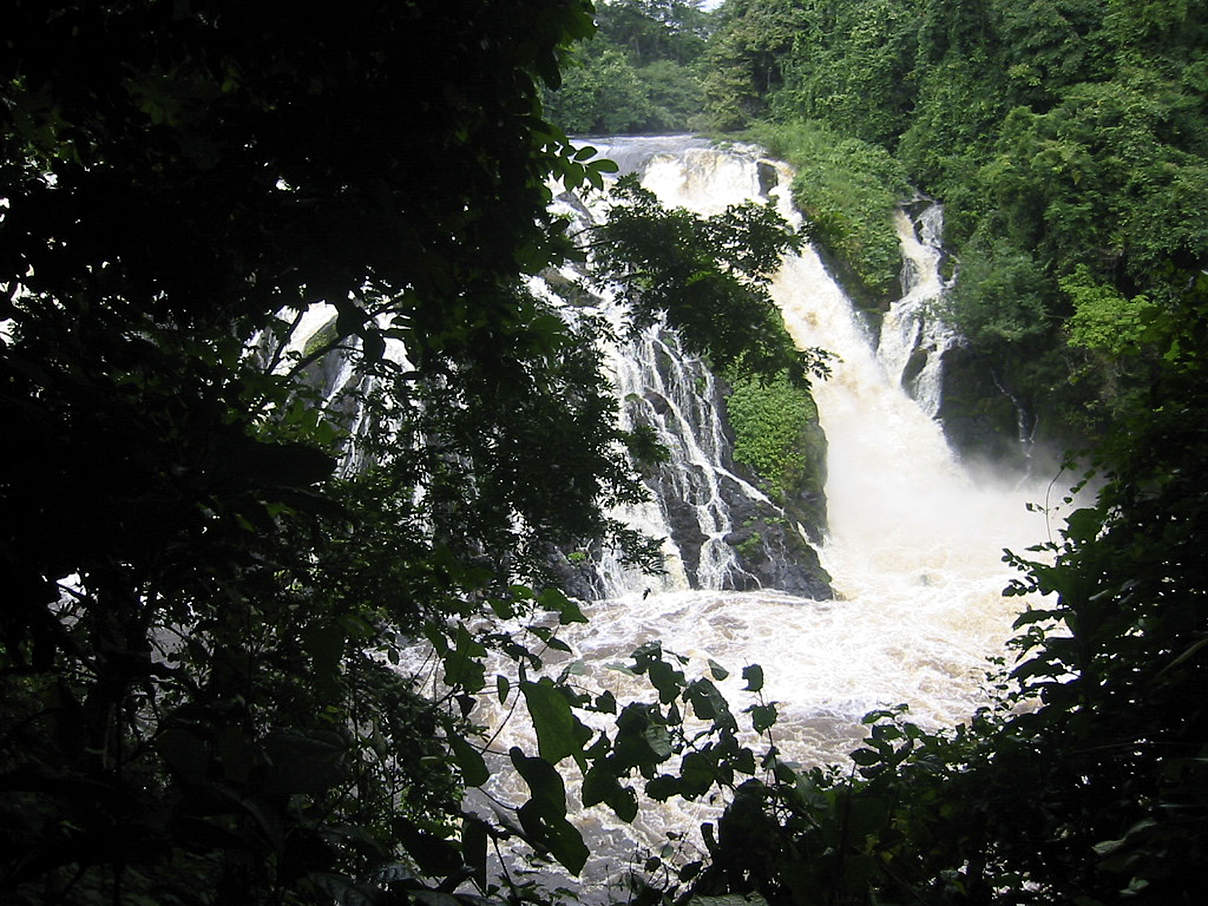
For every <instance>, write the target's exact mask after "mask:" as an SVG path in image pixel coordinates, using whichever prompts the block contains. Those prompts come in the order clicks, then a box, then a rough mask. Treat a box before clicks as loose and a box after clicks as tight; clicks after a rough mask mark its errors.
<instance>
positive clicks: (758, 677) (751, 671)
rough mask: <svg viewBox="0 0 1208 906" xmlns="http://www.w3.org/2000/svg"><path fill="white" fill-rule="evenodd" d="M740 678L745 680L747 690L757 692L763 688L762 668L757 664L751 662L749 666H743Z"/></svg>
mask: <svg viewBox="0 0 1208 906" xmlns="http://www.w3.org/2000/svg"><path fill="white" fill-rule="evenodd" d="M742 678H743V679H745V680H746V681H747V685H746V691H747V692H758V691H759V690H760V689H762V688H763V668H762V667H760V666H759V665H758V664H751V665H750V666H749V667H743V668H742Z"/></svg>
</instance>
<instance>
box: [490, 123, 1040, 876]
mask: <svg viewBox="0 0 1208 906" xmlns="http://www.w3.org/2000/svg"><path fill="white" fill-rule="evenodd" d="M597 144H598V143H597ZM638 144H639V143H638V142H633V143H630V142H629V141H628V140H616V141H615V142H614V143H612V144H610V145H609V146H608V147H604V148H602V149H601V150H602V153H604V154H606V155H609V156H612V157H613V158H614V159H618V160H622V161H624V165H625V166H626V167H627V168H632V169H636V170H637V171H638V172H640V173H641V174H642V179H643V183H644V184H645V185H646V186H647V187H648V188H650V189H652V190H653V191H655V192H656V194H658V195H659V196H660V198H661V199H662V200H664V202H665V203H670V204H679V205H683V206H685V207H688V208H690V209H692V210H695V211H698V212H702V213H711V212H714V211H717V210H719V209H721V208H722V207H724V205H725V204H728V203H732V202H734V201H739V200H742V199H744V198H750V197H758V196H759V195H760V194H761V193H763V194H766V195H769V196H770V197H771V198H772V199H773V200H774V201H775V203H776V204H777V205H778V206H779V208H780V210H781V211H782V212H783V213H785V214H786V215H788V216H790V217H794V218H795V217H796V215H795V214H794V213H793V212H792V210H791V207H790V205H789V200H788V198H787V189H788V186H789V182H790V180H791V176H792V174H791V171H789V169H788V168H787V167H786V166H784V165H782V164H778V163H775V162H772V161H767V160H764V159H762V158H761V157H760V155H759V152H758V150H757V149H754V148H747V147H737V148H731V149H727V150H719V149H715V148H711V147H709V146H707V145H706V144H704V143H702V142H700V141H699V140H690V141H685V140H677V139H674V138H667V139H660V140H658V141H657V142H654V141H652V140H641V143H640V144H641V147H640V151H641V153H640V154H639V153H638V151H637V150H635V146H636V145H638ZM652 146H654V147H652ZM769 174H771V176H772V178H769ZM772 182H775V183H776V185H774V186H770V185H769V184H770V183H772ZM932 216H933V217H934V216H938V211H937V212H936V214H935V215H932ZM903 220H905V218H904V216H903V217H902V218H900V219H899V222H898V229H899V233H900V235H901V237H902V244H903V252H904V257H906V258H907V259H908V260H909V261H910V262H911V264H910V265H909V267H911V268H913V270H912V271H911V276H910V278H909V279H908V280H907V281H905V282H906V284H907V287H906V289H907V291H906V293H905V295H904V297H903V300H901V301H900V302H899V304H898V306H897V307H896V309H895V311H896V313H897V317H896V319H895V321H896V323H897V324H898V325H902V324H905V323H907V322H908V321H909V320H910V319H911V318H913V317H914V315H913V314H911V313H910V311H911V308H912V306H914V307H917V306H916V303H919V304H922V303H923V302H924V301H925V300H926V298H928V297H929V294H930V295H931V297H933V296H934V293H935V292H936V291H937V290H938V288H939V286H940V281H939V277H938V274H937V273H936V267H937V264H938V257H939V256H938V254H932V253H931V252H929V251H927V246H928V243H927V241H926V238H924V240H923V241H922V242H920V241H919V240H918V238H917V237H916V236H915V232H914V229H913V227H912V226H910V225H909V223H908V222H907V223H906V224H905V225H903V223H902V221H903ZM930 248H931V249H932V250H934V249H935V243H934V241H933V242H932V244H931V245H930ZM773 294H774V297H775V299H776V301H777V303H778V304H779V306H780V307H781V310H782V311H783V314H784V318H785V324H786V326H787V328H788V330H789V332H790V333H791V334H792V336H793V337H794V339H795V340H796V341H797V342H798V343H799V344H800V345H802V346H807V345H808V346H821V347H823V348H826V349H829V350H830V351H832V352H834V353H836V354H837V355H838V356H839V361H838V362H836V363H835V366H834V374H833V376H832V377H831V378H830V379H829V380H827V381H824V382H818V383H817V384H816V386H815V399H816V401H817V405H818V409H819V416H820V419H821V422H822V425H823V427H824V428H825V431H826V434H827V437H828V440H829V455H828V470H829V477H828V482H827V495H828V502H829V512H830V521H829V533H828V535H827V537H826V539H825V543H824V545H823V547H822V551H821V556H822V562H823V565H824V566H825V567H826V569H827V570H828V571H829V572H830V574H831V576H832V577H833V585H834V590H835V594H836V599H835V600H832V601H818V600H809V599H805V598H800V597H794V596H791V595H786V594H783V593H781V592H778V591H775V590H755V591H747V592H734V591H721V590H717V589H716V588H714V589H710V590H684V589H680V590H663V591H658V590H656V591H655V592H654V593H647V594H642V593H638V592H636V591H633V592H629V593H627V594H624V595H621V596H619V597H615V598H612V599H609V600H604V601H599V602H596V603H594V604H592V605H590V607H588V608H585V609H586V611H587V612H588V613H589V615H590V617H591V623H590V625H588V626H586V627H582V628H576V629H575V630H574V631H573V632H569V633H566V634H565V635H564V639H565V640H566V641H567V642H569V643H570V645H571V647H572V649H573V653H572V654H568V655H565V658H564V660H562V661H560V662H559V663H556V664H553V665H552V667H553V669H563V668H565V667H567V666H568V665H573V664H574V663H575V662H579V664H580V666H578V667H576V668H575V671H576V673H577V674H579V675H580V679H581V681H582V683H583V685H584V686H585V687H586V688H595V689H596V690H597V691H599V690H603V689H605V688H607V689H609V690H610V691H612V692H613V693H614V694H615V695H616V697H617V699H618V700H625V699H626V698H629V699H633V698H635V697H641V696H647V695H648V690H647V689H646V688H645V686H644V682H643V681H640V680H637V679H633V678H630V677H628V676H626V675H625V674H624V673H623V672H619V671H611V670H606V669H602V665H607V664H612V663H624V662H625V661H626V659H627V658H628V655H629V653H630V652H631V651H632V650H633V649H634V648H635V647H637V646H638V645H641V644H643V643H645V642H648V641H652V640H658V641H660V642H661V643H662V644H663V647H664V648H665V649H667V650H671V651H674V652H676V653H678V654H681V655H684V656H687V657H688V658H690V662H689V666H688V667H687V668H686V669H688V670H689V671H690V675H702V674H704V672H705V669H706V663H707V662H706V659H712V660H713V661H716V662H718V663H720V664H722V665H723V666H724V667H726V668H727V669H729V670H730V679H728V680H726V681H725V682H723V683H719V685H720V686H721V687H722V691H723V693H724V694H726V695H727V697H729V698H730V701H731V703H732V705H734V706H735V707H736V710H737V709H741V708H742V707H745V706H746V705H748V704H750V703H751V701H750V698H751V696H750V695H749V694H746V693H743V692H742V691H741V685H742V683H741V680H740V679H738V675H739V672H740V670H741V668H742V667H743V666H745V665H747V664H751V663H759V664H760V665H762V667H763V670H764V675H765V687H764V694H765V695H766V696H767V697H768V698H769V699H773V700H775V701H776V702H777V703H778V710H779V713H780V721H779V723H778V725H777V727H776V730H775V733H776V744H777V746H778V747H779V748H780V750H781V752H782V754H783V756H784V757H786V758H788V759H790V760H796V761H799V762H803V763H821V762H827V761H834V760H840V759H842V758H843V757H844V756H845V754H846V753H847V752H848V751H850V750H851V748H853V747H854V746H855V745H856V744H857V743H858V741H859V739H860V738H861V736H862V735H863V729H862V727H861V726H860V723H859V720H860V718H861V716H862V715H864V714H865V713H867V712H868V711H870V710H874V709H876V708H879V707H886V706H892V705H895V704H897V703H900V702H905V703H907V704H909V706H910V709H911V714H912V719H914V720H915V721H917V722H919V723H921V724H924V725H929V726H933V727H934V726H940V725H955V724H956V723H958V722H961V721H965V720H967V719H968V718H969V716H970V715H971V714H972V712H973V711H974V710H975V709H976V707H977V706H978V704H979V703H980V702H981V700H982V699H981V697H980V696H981V691H980V689H981V683H982V681H983V677H984V674H985V671H986V670H987V666H988V665H987V658H988V657H990V656H993V655H996V654H999V653H1001V652H1002V651H1003V643H1004V642H1005V640H1006V639H1007V638H1008V637H1009V636H1010V635H1011V622H1012V620H1013V617H1014V614H1015V611H1016V606H1015V604H1014V603H1013V602H1015V601H1016V600H1017V599H1014V598H1009V599H1004V598H1003V597H1002V595H1001V590H1002V588H1003V587H1004V586H1005V585H1006V583H1007V581H1008V580H1009V578H1010V576H1011V573H1010V572H1009V571H1008V570H1007V568H1006V567H1005V566H1004V565H1003V563H1002V562H1001V552H1002V549H1003V548H1004V547H1011V548H1014V549H1022V548H1024V547H1026V546H1027V545H1029V544H1031V543H1033V542H1035V541H1037V540H1039V539H1041V538H1043V537H1044V534H1045V524H1044V521H1043V516H1040V515H1039V514H1037V513H1033V512H1029V511H1028V509H1027V508H1026V507H1025V503H1026V502H1028V501H1030V500H1039V499H1042V497H1043V491H1042V489H1040V488H1032V487H1023V488H1020V487H1018V486H1017V485H1015V484H1013V483H1009V482H1006V481H1004V482H997V481H995V480H994V479H993V478H992V477H987V476H981V477H979V478H978V479H975V478H974V477H972V476H971V475H969V474H967V473H966V472H965V470H964V469H963V468H962V466H961V464H960V463H959V462H958V461H957V459H956V458H955V457H954V455H953V454H952V452H951V450H950V449H949V448H948V446H947V444H946V442H945V440H944V437H943V434H942V430H941V426H940V425H939V424H938V422H937V421H936V420H935V419H934V418H933V417H932V416H933V414H934V408H935V405H936V402H935V400H934V399H933V398H932V397H930V396H928V395H927V393H921V394H920V397H921V399H920V401H919V402H916V401H915V400H914V399H912V398H911V397H910V396H909V395H908V394H907V392H906V391H905V390H904V389H903V387H902V370H901V367H900V366H899V365H898V364H895V363H894V362H893V361H892V360H889V361H887V358H888V354H887V353H886V354H885V355H883V356H882V357H878V354H877V352H876V351H875V350H874V348H873V344H872V343H871V342H870V338H869V337H868V335H867V331H866V330H865V329H864V328H863V327H862V326H861V323H860V322H859V320H858V318H857V316H856V315H855V313H854V312H853V309H852V305H851V302H850V301H849V300H848V298H847V297H846V296H845V295H844V293H843V292H842V290H841V289H840V288H839V287H838V286H837V285H836V284H835V282H834V280H833V279H832V278H831V276H830V275H829V274H828V273H827V271H826V270H825V268H824V266H823V264H822V263H821V261H820V259H819V257H818V255H817V254H816V253H815V252H814V250H813V249H811V248H806V249H804V250H803V251H802V253H801V254H800V255H792V256H789V257H788V258H787V259H786V261H785V262H784V265H783V267H782V269H781V271H780V272H779V274H778V275H777V277H776V278H775V281H774V286H773ZM895 329H899V328H895ZM906 329H907V331H908V332H911V331H913V332H915V333H916V335H921V334H922V330H923V329H922V327H920V326H918V325H917V324H916V325H915V326H913V327H909V326H908V327H907V328H906ZM940 340H942V336H941V338H940ZM651 342H655V341H653V340H652V341H651ZM937 342H939V341H937ZM648 354H649V353H648ZM655 357H656V358H657V353H655ZM938 364H939V356H938V355H934V356H929V361H928V363H927V368H931V369H933V371H932V372H928V371H927V368H924V369H920V370H919V372H918V373H917V377H918V379H917V380H916V381H915V388H916V389H917V388H919V387H922V386H927V387H930V386H932V384H931V382H932V381H933V380H934V381H935V386H938V374H937V373H935V371H934V369H937V368H938ZM627 367H632V368H633V369H639V368H640V366H639V365H637V364H633V365H631V366H627ZM924 374H927V377H926V378H923V377H922V375H924ZM653 378H654V375H651V374H647V375H646V376H645V378H643V379H644V380H646V379H653ZM676 405H677V406H682V405H683V402H682V401H681V402H677V404H676ZM708 442H709V439H708V437H707V436H706V437H704V438H702V439H701V441H700V443H701V444H707V443H708ZM680 455H681V456H682V462H683V463H684V464H685V468H687V469H689V470H691V469H692V468H693V467H692V465H691V463H692V461H693V459H694V457H695V455H696V454H695V452H694V451H692V450H689V449H685V450H682V451H680ZM701 505H702V506H704V507H705V508H708V502H702V504H701ZM716 518H717V519H718V524H717V526H716V530H715V531H714V533H713V537H716V536H717V535H718V534H720V533H721V532H723V531H724V528H723V523H722V517H721V516H720V515H719V516H717V517H716ZM718 563H719V565H720V564H721V563H722V561H720V560H719V561H718ZM721 568H723V569H724V568H725V566H724V565H723V566H721ZM593 665H594V666H593ZM691 671H696V673H695V674H692V673H691ZM509 732H515V733H517V734H519V737H518V741H520V742H521V744H525V743H527V744H529V745H532V740H531V739H526V738H525V737H524V733H525V731H524V729H523V728H522V727H517V728H509ZM500 783H501V784H503V788H502V789H501V791H504V792H505V791H506V783H507V781H506V780H504V779H503V778H501V780H500ZM571 789H572V792H573V789H574V784H573V782H572V783H571ZM709 808H710V807H709V806H704V805H700V804H692V803H682V802H681V803H675V802H671V803H667V804H665V805H659V804H650V805H649V806H648V805H643V809H642V812H641V813H640V814H639V817H638V819H637V821H636V822H635V824H634V826H633V827H627V826H624V825H621V824H620V823H619V822H617V821H616V820H615V819H613V818H612V816H611V815H609V814H605V813H603V812H602V811H601V810H593V811H592V813H590V814H583V815H580V816H578V817H577V821H578V823H579V824H580V826H581V828H582V830H583V832H584V834H585V836H587V837H589V838H590V839H591V840H592V843H593V847H594V849H593V852H594V853H596V854H597V855H598V856H599V857H600V860H601V861H600V863H599V864H595V865H594V867H593V866H589V868H588V871H587V874H586V876H585V877H586V880H588V882H589V883H590V882H591V881H592V880H595V881H597V882H601V883H602V882H603V881H604V880H605V879H606V878H608V877H611V876H613V875H612V873H615V872H616V871H618V870H620V869H622V868H623V867H624V864H625V862H626V859H627V858H628V857H630V856H631V855H632V852H633V851H634V847H635V846H636V845H638V844H639V843H644V845H646V846H649V847H652V848H655V849H657V847H658V846H659V845H661V843H662V841H663V840H664V839H665V837H664V835H665V833H666V832H667V831H668V830H674V831H681V832H682V831H684V830H687V829H690V828H694V827H696V825H697V824H698V823H699V822H700V821H701V820H703V819H705V818H707V817H709V816H710V812H709ZM635 840H636V841H638V843H635ZM610 859H611V860H612V864H611V866H610V865H608V864H607V863H608V862H609V860H610Z"/></svg>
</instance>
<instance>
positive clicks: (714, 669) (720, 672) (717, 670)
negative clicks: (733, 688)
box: [709, 658, 730, 683]
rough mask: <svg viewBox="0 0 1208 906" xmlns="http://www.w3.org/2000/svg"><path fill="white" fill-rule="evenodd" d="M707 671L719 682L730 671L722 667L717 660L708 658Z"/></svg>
mask: <svg viewBox="0 0 1208 906" xmlns="http://www.w3.org/2000/svg"><path fill="white" fill-rule="evenodd" d="M709 673H710V675H712V677H713V678H714V679H715V680H717V681H718V682H719V683H720V682H721V681H722V680H724V679H725V678H726V677H727V676H729V675H730V671H729V670H727V669H726V668H725V667H723V666H722V665H721V664H719V663H717V661H715V660H713V659H712V658H709Z"/></svg>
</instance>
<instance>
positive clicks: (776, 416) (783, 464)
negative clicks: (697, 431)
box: [726, 375, 825, 503]
mask: <svg viewBox="0 0 1208 906" xmlns="http://www.w3.org/2000/svg"><path fill="white" fill-rule="evenodd" d="M731 383H732V387H731V392H730V394H729V396H727V397H726V414H727V416H728V417H729V420H730V425H731V427H733V429H734V460H735V462H739V463H742V464H743V465H746V466H748V467H749V468H750V469H751V470H752V471H754V473H755V475H756V476H757V477H758V478H759V479H760V481H761V484H762V485H763V487H764V488H765V490H768V491H769V492H770V493H771V496H772V497H773V499H775V500H777V501H778V502H781V503H783V502H785V500H786V499H787V498H791V497H795V496H798V495H801V494H804V493H808V492H813V493H820V492H821V491H822V486H823V484H824V481H825V475H824V474H821V469H820V464H824V463H825V458H824V452H825V451H824V450H821V451H820V450H819V449H818V437H817V433H816V432H817V430H818V429H817V426H818V409H817V407H816V406H815V405H814V400H813V397H811V396H810V393H809V390H807V389H805V388H803V387H799V386H795V385H794V384H792V383H791V382H790V381H789V380H788V378H787V376H785V375H778V376H777V377H775V378H771V379H759V378H754V377H739V376H735V377H734V378H733V379H732V382H731ZM820 454H822V455H820Z"/></svg>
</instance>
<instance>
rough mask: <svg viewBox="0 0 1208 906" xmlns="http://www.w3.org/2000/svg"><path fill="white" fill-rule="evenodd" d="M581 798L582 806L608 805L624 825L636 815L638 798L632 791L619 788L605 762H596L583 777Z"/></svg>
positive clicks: (616, 780) (615, 777)
mask: <svg viewBox="0 0 1208 906" xmlns="http://www.w3.org/2000/svg"><path fill="white" fill-rule="evenodd" d="M582 798H583V805H584V806H588V807H590V806H593V805H596V804H598V803H600V802H603V803H605V804H607V805H608V807H609V808H611V809H612V810H613V812H614V813H615V814H616V816H617V817H618V818H620V819H621V820H622V821H624V822H625V823H626V824H628V823H629V822H631V821H633V819H634V818H635V817H636V816H637V813H638V797H637V795H636V794H635V793H634V791H633V790H631V789H629V788H628V787H623V786H621V784H620V782H619V780H618V779H617V776H616V775H615V774H614V773H613V772H612V771H611V770H610V769H609V765H608V764H607V763H606V762H597V763H596V764H595V765H593V766H592V768H591V770H589V771H588V772H587V773H586V774H584V775H583V790H582Z"/></svg>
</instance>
